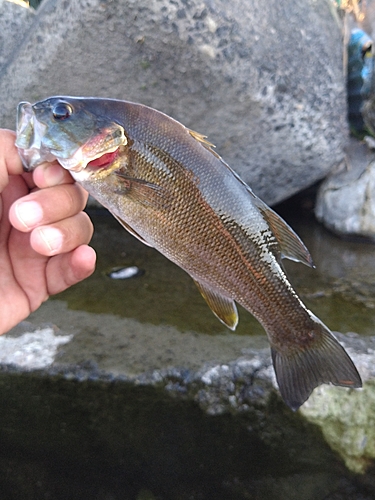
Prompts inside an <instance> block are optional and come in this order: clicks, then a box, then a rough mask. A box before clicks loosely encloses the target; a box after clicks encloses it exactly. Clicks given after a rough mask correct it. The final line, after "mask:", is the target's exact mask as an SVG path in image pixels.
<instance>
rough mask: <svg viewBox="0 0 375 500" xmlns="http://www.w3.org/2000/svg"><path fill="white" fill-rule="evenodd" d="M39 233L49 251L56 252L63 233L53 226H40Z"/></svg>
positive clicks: (60, 243)
mask: <svg viewBox="0 0 375 500" xmlns="http://www.w3.org/2000/svg"><path fill="white" fill-rule="evenodd" d="M39 234H40V236H41V237H42V239H43V241H44V243H45V244H46V245H47V247H48V249H49V250H50V252H53V253H56V252H58V251H59V250H60V248H61V246H62V243H63V235H62V233H61V231H59V230H58V229H56V228H54V227H46V228H40V229H39Z"/></svg>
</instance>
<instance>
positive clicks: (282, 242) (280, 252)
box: [16, 96, 362, 410]
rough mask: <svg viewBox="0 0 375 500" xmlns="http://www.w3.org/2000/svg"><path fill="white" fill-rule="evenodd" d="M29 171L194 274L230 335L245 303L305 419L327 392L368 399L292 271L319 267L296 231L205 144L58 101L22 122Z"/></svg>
mask: <svg viewBox="0 0 375 500" xmlns="http://www.w3.org/2000/svg"><path fill="white" fill-rule="evenodd" d="M16 146H17V148H18V151H19V154H20V156H21V159H22V162H23V165H24V168H25V170H27V171H32V170H33V169H34V168H35V167H36V166H38V165H39V164H41V163H42V162H45V161H53V160H57V161H58V162H59V163H60V165H62V167H64V168H65V169H67V170H69V171H70V173H71V175H72V176H73V178H74V179H75V181H76V182H78V183H79V184H81V185H82V186H83V188H84V189H86V190H87V191H88V192H89V193H90V194H91V195H92V196H93V197H94V198H96V199H97V200H98V201H99V202H100V203H101V204H102V205H103V206H104V207H106V208H107V209H108V210H109V211H110V212H111V213H112V214H113V215H114V217H115V218H116V219H117V220H118V221H119V222H120V224H121V225H122V226H123V227H124V228H125V229H126V230H127V231H129V232H130V233H131V234H132V235H133V236H135V237H136V238H137V239H139V240H140V241H142V242H143V243H144V244H146V245H148V246H150V247H154V248H155V249H157V250H158V251H159V252H161V253H162V254H163V255H164V256H166V257H167V258H168V259H169V260H171V261H172V262H174V263H175V264H177V265H178V266H179V267H181V268H182V269H183V270H184V271H186V272H187V273H188V274H189V275H190V276H191V278H192V279H193V280H194V282H195V283H196V285H197V288H198V290H199V291H200V293H201V294H202V296H203V298H204V299H205V300H206V302H207V304H208V306H209V307H210V308H211V310H212V311H213V313H214V314H215V315H216V316H217V318H218V319H219V320H220V321H221V322H222V323H223V324H224V325H226V326H227V327H228V328H229V329H230V330H235V328H236V326H237V323H238V312H237V307H236V303H237V304H240V305H241V306H243V307H244V308H245V309H246V310H247V311H249V312H250V313H251V314H252V315H253V316H254V317H255V318H256V319H257V320H258V321H259V322H260V323H261V325H262V326H263V328H264V329H265V331H266V333H267V336H268V340H269V343H270V349H271V357H272V362H273V367H274V371H275V375H276V380H277V384H278V387H279V391H280V394H281V397H282V398H283V400H284V401H285V403H286V404H287V405H288V406H289V407H290V408H291V409H292V410H297V409H298V408H299V407H300V406H301V405H302V404H303V403H304V402H305V401H306V400H307V399H308V398H309V396H310V394H311V393H312V391H313V390H314V388H315V387H317V386H319V385H321V384H329V383H330V384H333V385H337V386H343V387H349V388H358V387H361V385H362V382H361V377H360V375H359V373H358V371H357V369H356V367H355V365H354V363H353V362H352V360H351V358H350V357H349V355H348V354H347V352H346V351H345V349H344V348H343V347H342V346H341V344H340V343H339V342H338V341H337V339H336V338H335V337H334V336H333V334H332V333H331V332H330V330H329V329H328V327H326V326H325V325H324V324H323V323H322V321H320V320H319V319H318V318H317V317H316V316H315V315H314V314H313V313H312V312H311V311H309V310H308V309H307V308H306V307H305V305H304V304H303V302H302V301H301V299H300V298H299V297H298V295H297V293H296V292H295V290H294V289H293V287H292V285H291V284H290V282H289V280H288V278H287V276H286V273H285V270H284V268H283V265H282V259H283V258H287V259H290V260H294V261H297V262H301V263H303V264H305V265H307V266H310V267H313V261H312V258H311V256H310V253H309V251H308V250H307V248H306V246H305V245H304V243H303V242H302V241H301V239H300V238H299V237H298V236H297V234H296V233H295V232H294V231H293V229H292V228H291V227H290V226H289V225H288V224H287V223H286V222H285V221H284V220H283V219H282V218H281V217H280V216H279V215H278V214H277V213H276V212H275V211H274V210H272V209H271V208H270V207H269V206H267V205H266V204H265V203H264V202H263V201H262V200H261V199H260V198H258V197H257V196H256V195H255V194H254V192H253V191H252V189H251V188H250V187H249V186H248V185H247V184H246V183H245V182H244V181H243V180H242V179H241V178H240V177H239V176H238V175H237V174H236V173H235V171H234V170H232V169H231V168H230V167H229V165H228V164H227V163H226V162H225V161H224V160H223V159H222V158H221V157H220V156H219V154H218V153H217V152H216V151H215V149H214V146H213V144H211V143H210V142H209V140H208V139H207V137H206V136H204V135H202V134H200V133H197V132H194V131H193V130H191V129H189V128H187V127H185V126H184V125H182V124H181V123H179V122H178V121H176V120H175V119H173V118H171V117H169V116H168V115H166V114H164V113H162V112H160V111H157V110H155V109H153V108H150V107H148V106H145V105H142V104H137V103H132V102H128V101H120V100H115V99H104V98H94V97H67V96H55V97H50V98H47V99H45V100H42V101H39V102H36V103H35V104H30V103H28V102H21V103H19V105H18V110H17V139H16Z"/></svg>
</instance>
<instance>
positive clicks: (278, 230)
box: [250, 191, 315, 267]
mask: <svg viewBox="0 0 375 500" xmlns="http://www.w3.org/2000/svg"><path fill="white" fill-rule="evenodd" d="M250 192H251V194H252V196H253V197H254V201H255V204H256V206H257V207H258V209H259V210H260V212H261V213H262V215H263V217H264V219H265V220H266V221H267V223H268V225H269V227H270V229H271V231H272V232H273V234H274V235H275V238H276V239H277V241H278V243H279V245H280V250H281V257H283V258H286V259H289V260H294V261H297V262H302V264H305V265H306V266H309V267H315V266H314V263H313V260H312V257H311V255H310V252H309V251H308V250H307V248H306V246H305V244H304V243H303V242H302V240H301V239H300V237H299V236H297V234H296V233H295V232H294V231H293V229H292V228H291V227H290V226H289V225H288V224H287V223H286V222H285V221H284V220H283V219H282V218H281V217H280V216H279V215H277V213H276V212H274V211H273V210H272V209H271V208H270V207H269V206H268V205H266V204H265V203H264V202H263V201H262V200H260V199H259V198H258V197H257V196H255V194H254V193H253V192H252V191H250Z"/></svg>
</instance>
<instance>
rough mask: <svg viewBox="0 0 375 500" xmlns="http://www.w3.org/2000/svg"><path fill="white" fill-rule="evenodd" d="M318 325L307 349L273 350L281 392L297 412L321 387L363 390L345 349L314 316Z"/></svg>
mask: <svg viewBox="0 0 375 500" xmlns="http://www.w3.org/2000/svg"><path fill="white" fill-rule="evenodd" d="M312 320H313V321H314V322H315V324H316V325H317V326H318V328H315V329H314V339H313V341H312V342H311V343H310V344H309V345H308V346H307V347H306V346H304V347H300V346H297V347H296V348H294V349H293V350H290V352H287V351H281V350H277V349H276V348H275V347H271V352H272V361H273V366H274V369H275V373H276V380H277V383H278V385H279V390H280V394H281V396H282V398H283V399H284V401H285V402H286V404H287V405H288V406H289V407H290V408H291V409H292V410H294V411H295V410H297V409H298V408H299V407H300V406H301V405H302V404H303V403H304V402H305V401H306V400H307V399H308V397H309V396H310V394H311V393H312V391H313V390H314V389H315V387H317V386H319V385H320V384H329V383H331V384H333V385H339V386H342V387H351V388H357V387H362V381H361V377H360V375H359V373H358V371H357V369H356V367H355V366H354V363H353V361H352V360H351V359H350V357H349V355H348V354H347V352H346V351H345V349H344V348H343V347H342V346H341V345H340V344H339V342H338V341H337V340H336V339H335V337H334V336H333V335H332V333H331V332H330V331H329V330H328V328H327V327H326V326H325V325H324V324H323V323H321V321H320V320H319V319H318V318H316V317H314V316H313V315H312Z"/></svg>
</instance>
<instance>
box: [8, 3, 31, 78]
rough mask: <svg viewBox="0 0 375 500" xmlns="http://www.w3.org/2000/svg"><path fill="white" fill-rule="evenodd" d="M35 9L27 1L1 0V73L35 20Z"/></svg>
mask: <svg viewBox="0 0 375 500" xmlns="http://www.w3.org/2000/svg"><path fill="white" fill-rule="evenodd" d="M34 16H35V11H34V9H32V8H31V7H28V6H27V4H26V3H24V4H21V2H20V3H15V2H12V1H8V0H0V75H1V73H2V72H3V71H4V66H5V64H6V63H7V62H8V61H9V59H12V56H14V55H15V52H16V50H17V48H18V47H20V46H21V45H22V40H23V37H24V35H25V32H26V31H27V29H28V27H29V26H30V24H31V22H32V21H33V19H34Z"/></svg>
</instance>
